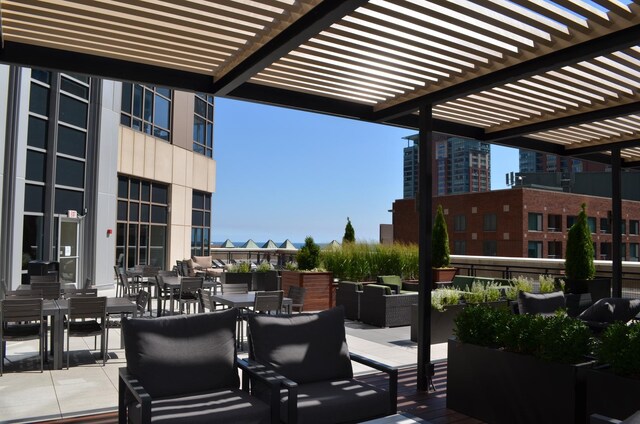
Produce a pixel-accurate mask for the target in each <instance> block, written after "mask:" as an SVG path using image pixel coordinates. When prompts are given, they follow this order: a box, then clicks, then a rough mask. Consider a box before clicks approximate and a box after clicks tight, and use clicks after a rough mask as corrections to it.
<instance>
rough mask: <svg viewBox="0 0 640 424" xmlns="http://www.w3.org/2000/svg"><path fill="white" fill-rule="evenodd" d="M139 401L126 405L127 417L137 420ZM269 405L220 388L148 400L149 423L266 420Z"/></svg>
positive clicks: (243, 393)
mask: <svg viewBox="0 0 640 424" xmlns="http://www.w3.org/2000/svg"><path fill="white" fill-rule="evenodd" d="M139 409H140V404H139V403H137V402H135V403H133V404H131V405H129V418H130V420H131V421H133V423H134V424H137V423H139V422H140V421H139V420H140V412H139ZM269 411H270V409H269V405H268V404H266V403H264V402H262V401H260V400H258V398H256V397H253V396H250V395H249V394H248V393H246V392H243V391H242V390H239V389H221V390H216V391H211V392H203V393H193V394H189V395H186V396H178V397H171V398H162V399H154V400H152V401H151V417H152V419H151V422H165V421H167V420H170V422H171V424H181V423H184V424H199V423H202V424H204V423H207V424H208V423H234V424H235V423H268V422H269Z"/></svg>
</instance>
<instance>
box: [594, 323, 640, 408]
mask: <svg viewBox="0 0 640 424" xmlns="http://www.w3.org/2000/svg"><path fill="white" fill-rule="evenodd" d="M596 357H597V359H598V362H600V363H601V364H602V366H599V367H597V368H594V369H592V370H588V372H587V374H586V386H587V389H586V393H587V399H586V402H587V416H589V415H591V414H601V415H605V416H607V417H611V418H615V419H619V420H624V419H625V418H627V417H628V416H630V415H632V414H633V413H634V412H635V411H637V410H638V401H637V398H636V396H634V395H630V394H631V393H640V324H633V325H626V324H625V323H623V322H616V323H614V324H612V325H610V326H609V327H608V328H607V329H606V330H605V331H604V332H603V333H602V334H601V335H600V341H599V343H598V346H597V348H596ZM603 388H605V390H603Z"/></svg>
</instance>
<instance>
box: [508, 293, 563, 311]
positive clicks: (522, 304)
mask: <svg viewBox="0 0 640 424" xmlns="http://www.w3.org/2000/svg"><path fill="white" fill-rule="evenodd" d="M564 307H565V299H564V293H562V292H561V291H556V292H552V293H527V292H523V291H519V292H518V311H519V312H520V313H521V314H542V315H552V314H554V313H555V312H556V311H557V310H558V309H560V308H564Z"/></svg>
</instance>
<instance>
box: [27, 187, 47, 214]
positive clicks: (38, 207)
mask: <svg viewBox="0 0 640 424" xmlns="http://www.w3.org/2000/svg"><path fill="white" fill-rule="evenodd" d="M24 190H25V193H24V210H25V212H41V213H43V212H44V187H43V186H38V185H33V184H25V186H24Z"/></svg>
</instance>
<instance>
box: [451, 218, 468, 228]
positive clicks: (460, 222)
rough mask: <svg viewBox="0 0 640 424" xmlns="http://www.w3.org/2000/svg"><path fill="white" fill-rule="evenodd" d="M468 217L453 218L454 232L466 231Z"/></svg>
mask: <svg viewBox="0 0 640 424" xmlns="http://www.w3.org/2000/svg"><path fill="white" fill-rule="evenodd" d="M466 230H467V217H466V216H464V215H456V216H454V217H453V231H466Z"/></svg>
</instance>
